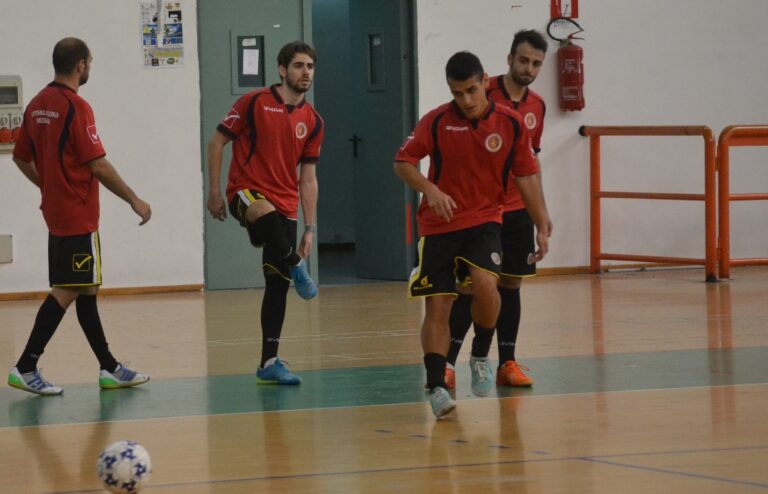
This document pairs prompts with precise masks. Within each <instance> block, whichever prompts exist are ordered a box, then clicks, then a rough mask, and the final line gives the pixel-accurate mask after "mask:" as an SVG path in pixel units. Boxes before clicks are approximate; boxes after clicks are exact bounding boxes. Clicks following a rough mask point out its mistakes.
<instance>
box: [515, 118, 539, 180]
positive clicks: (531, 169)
mask: <svg viewBox="0 0 768 494" xmlns="http://www.w3.org/2000/svg"><path fill="white" fill-rule="evenodd" d="M517 122H518V125H517V126H516V128H517V129H519V131H518V135H517V136H516V138H515V141H514V142H515V145H514V149H513V150H512V153H513V154H514V160H513V162H512V174H513V175H515V176H516V177H524V176H526V175H533V174H535V173H538V172H539V165H538V162H537V160H536V153H534V152H533V148H532V147H531V137H530V135H529V134H528V129H526V127H525V124H523V122H522V121H520V120H517Z"/></svg>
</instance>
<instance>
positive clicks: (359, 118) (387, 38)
mask: <svg viewBox="0 0 768 494" xmlns="http://www.w3.org/2000/svg"><path fill="white" fill-rule="evenodd" d="M349 6H350V11H349V17H350V26H351V48H352V53H351V58H352V66H351V71H350V81H349V85H348V87H349V90H350V92H351V93H352V98H353V101H354V103H355V105H354V108H355V115H356V117H355V122H354V135H353V136H347V137H348V138H352V139H355V141H353V143H354V144H355V145H356V147H357V153H356V157H355V158H354V160H355V164H354V170H355V171H354V194H355V199H354V205H355V268H356V271H357V276H359V277H363V278H375V279H388V280H404V279H407V278H408V274H409V272H410V269H411V268H412V267H413V264H414V257H415V248H414V245H413V242H414V233H413V221H412V219H413V204H414V203H415V199H414V198H415V194H414V193H413V192H412V191H411V190H410V189H408V188H407V187H406V186H405V185H404V184H403V183H402V182H401V181H400V180H398V179H397V177H395V175H394V173H393V171H392V163H393V161H394V157H395V153H396V152H397V149H398V148H399V147H400V145H401V144H402V143H403V141H404V140H405V138H406V136H407V135H408V133H409V132H410V131H411V129H412V127H413V125H414V115H415V112H414V110H413V108H414V106H415V102H414V79H413V62H414V61H413V53H414V50H413V39H412V34H413V27H412V26H413V19H412V15H413V6H412V5H411V2H410V1H408V0H387V1H385V2H382V1H378V2H373V1H365V2H358V1H351V2H350V3H349Z"/></svg>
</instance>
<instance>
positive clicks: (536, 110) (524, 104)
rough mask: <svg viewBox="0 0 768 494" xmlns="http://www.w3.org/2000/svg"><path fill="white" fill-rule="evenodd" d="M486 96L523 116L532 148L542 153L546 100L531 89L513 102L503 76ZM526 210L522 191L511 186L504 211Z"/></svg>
mask: <svg viewBox="0 0 768 494" xmlns="http://www.w3.org/2000/svg"><path fill="white" fill-rule="evenodd" d="M486 94H487V95H488V99H491V100H493V101H495V102H496V103H498V104H502V105H507V106H510V107H511V108H513V109H514V110H516V111H517V112H518V113H520V115H522V117H523V122H524V123H525V127H526V128H527V129H528V135H529V136H530V137H531V147H533V151H534V152H535V153H536V154H539V152H541V135H542V134H543V133H544V115H545V114H546V113H547V105H546V104H545V103H544V99H543V98H542V97H541V96H539V95H538V94H537V93H536V92H534V91H531V89H530V88H525V93H523V97H522V98H520V101H513V100H512V99H511V98H510V97H509V93H508V92H507V88H506V87H505V86H504V75H503V74H502V75H500V76H497V77H493V78H492V79H491V80H490V84H489V85H488V90H487V91H486ZM524 208H525V203H524V202H523V198H522V196H521V195H520V190H518V188H517V186H516V185H515V184H511V187H509V190H508V193H507V197H506V199H505V202H504V211H516V210H518V209H524Z"/></svg>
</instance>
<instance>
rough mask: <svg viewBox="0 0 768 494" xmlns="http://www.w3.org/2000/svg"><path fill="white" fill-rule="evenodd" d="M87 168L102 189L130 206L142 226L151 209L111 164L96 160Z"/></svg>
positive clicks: (150, 215) (99, 159) (150, 214)
mask: <svg viewBox="0 0 768 494" xmlns="http://www.w3.org/2000/svg"><path fill="white" fill-rule="evenodd" d="M88 167H89V168H90V169H91V172H92V173H93V175H94V176H95V177H96V178H97V179H98V180H99V182H101V183H102V184H103V185H104V187H106V188H107V189H109V190H110V191H111V192H112V193H113V194H115V195H116V196H117V197H119V198H120V199H122V200H124V201H125V202H127V203H128V204H130V206H131V209H133V212H134V213H136V214H137V215H139V216H140V217H141V223H139V226H141V225H143V224H144V223H146V222H147V221H149V219H150V218H151V217H152V209H151V208H150V207H149V204H147V203H146V202H144V201H143V200H142V199H140V198H139V196H137V195H136V193H135V192H134V191H133V190H132V189H131V188H130V187H128V184H126V183H125V182H124V181H123V179H122V177H120V174H119V173H117V170H115V168H114V167H113V166H112V164H111V163H110V162H109V161H107V159H106V158H103V157H102V158H97V159H95V160H93V161H91V162H89V163H88Z"/></svg>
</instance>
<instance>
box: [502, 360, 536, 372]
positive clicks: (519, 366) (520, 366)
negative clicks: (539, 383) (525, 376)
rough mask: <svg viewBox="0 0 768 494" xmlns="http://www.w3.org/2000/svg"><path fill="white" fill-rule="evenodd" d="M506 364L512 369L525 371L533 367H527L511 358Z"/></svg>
mask: <svg viewBox="0 0 768 494" xmlns="http://www.w3.org/2000/svg"><path fill="white" fill-rule="evenodd" d="M506 365H508V366H509V367H510V368H512V370H524V371H530V370H531V369H530V368H528V367H526V366H525V365H523V364H518V363H517V362H516V361H514V360H510V361H509V362H508V363H507V364H506Z"/></svg>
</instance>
